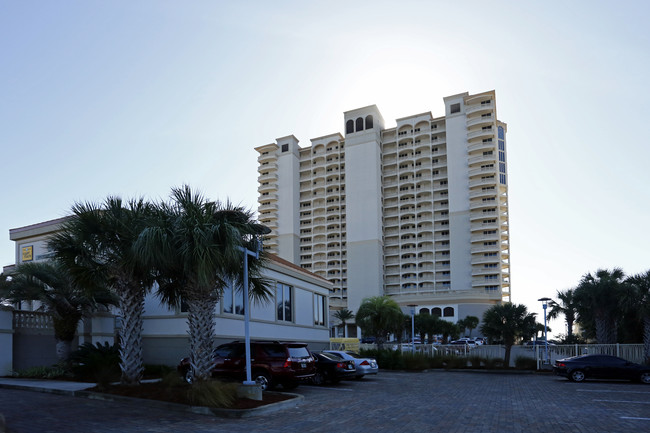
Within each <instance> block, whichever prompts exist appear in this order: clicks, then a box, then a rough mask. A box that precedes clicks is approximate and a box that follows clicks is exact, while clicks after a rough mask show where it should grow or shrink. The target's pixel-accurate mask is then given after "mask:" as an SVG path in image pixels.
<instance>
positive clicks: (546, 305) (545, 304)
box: [538, 298, 551, 364]
mask: <svg viewBox="0 0 650 433" xmlns="http://www.w3.org/2000/svg"><path fill="white" fill-rule="evenodd" d="M550 300H551V298H539V299H538V301H540V302H543V303H544V304H543V307H544V349H545V351H544V363H545V364H548V331H547V330H548V328H547V327H546V307H548V301H550Z"/></svg>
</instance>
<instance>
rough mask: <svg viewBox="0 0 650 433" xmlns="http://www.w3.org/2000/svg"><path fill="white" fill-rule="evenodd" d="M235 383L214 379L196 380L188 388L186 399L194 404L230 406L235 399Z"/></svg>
mask: <svg viewBox="0 0 650 433" xmlns="http://www.w3.org/2000/svg"><path fill="white" fill-rule="evenodd" d="M238 386H239V385H238V384H236V383H223V382H219V381H216V380H207V381H196V382H194V383H193V384H192V386H190V389H189V390H188V394H187V396H188V399H189V401H190V403H191V404H193V405H195V406H207V407H223V408H228V407H231V406H232V405H233V404H234V403H235V401H236V400H237V387H238Z"/></svg>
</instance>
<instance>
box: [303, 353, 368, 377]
mask: <svg viewBox="0 0 650 433" xmlns="http://www.w3.org/2000/svg"><path fill="white" fill-rule="evenodd" d="M314 355H315V356H316V373H315V374H314V377H313V378H312V382H313V383H314V384H315V385H323V384H324V383H325V382H328V381H329V382H332V383H339V382H340V381H341V380H343V379H346V378H352V377H354V376H356V374H357V368H356V367H355V366H354V361H349V360H345V359H341V358H340V357H338V356H336V355H332V354H329V353H324V352H314Z"/></svg>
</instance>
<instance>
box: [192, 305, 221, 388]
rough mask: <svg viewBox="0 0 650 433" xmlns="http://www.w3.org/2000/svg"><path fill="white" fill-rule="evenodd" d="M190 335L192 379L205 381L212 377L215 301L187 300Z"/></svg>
mask: <svg viewBox="0 0 650 433" xmlns="http://www.w3.org/2000/svg"><path fill="white" fill-rule="evenodd" d="M187 304H188V307H189V314H188V325H189V328H190V329H189V333H190V363H191V365H192V369H193V370H194V377H195V378H196V379H198V380H207V379H209V378H210V376H211V375H212V351H213V349H214V328H215V323H214V311H215V308H216V307H217V299H216V298H213V297H209V298H207V299H187Z"/></svg>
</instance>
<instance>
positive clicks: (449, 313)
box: [443, 307, 454, 317]
mask: <svg viewBox="0 0 650 433" xmlns="http://www.w3.org/2000/svg"><path fill="white" fill-rule="evenodd" d="M443 316H444V317H454V308H453V307H445V309H444V310H443Z"/></svg>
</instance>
